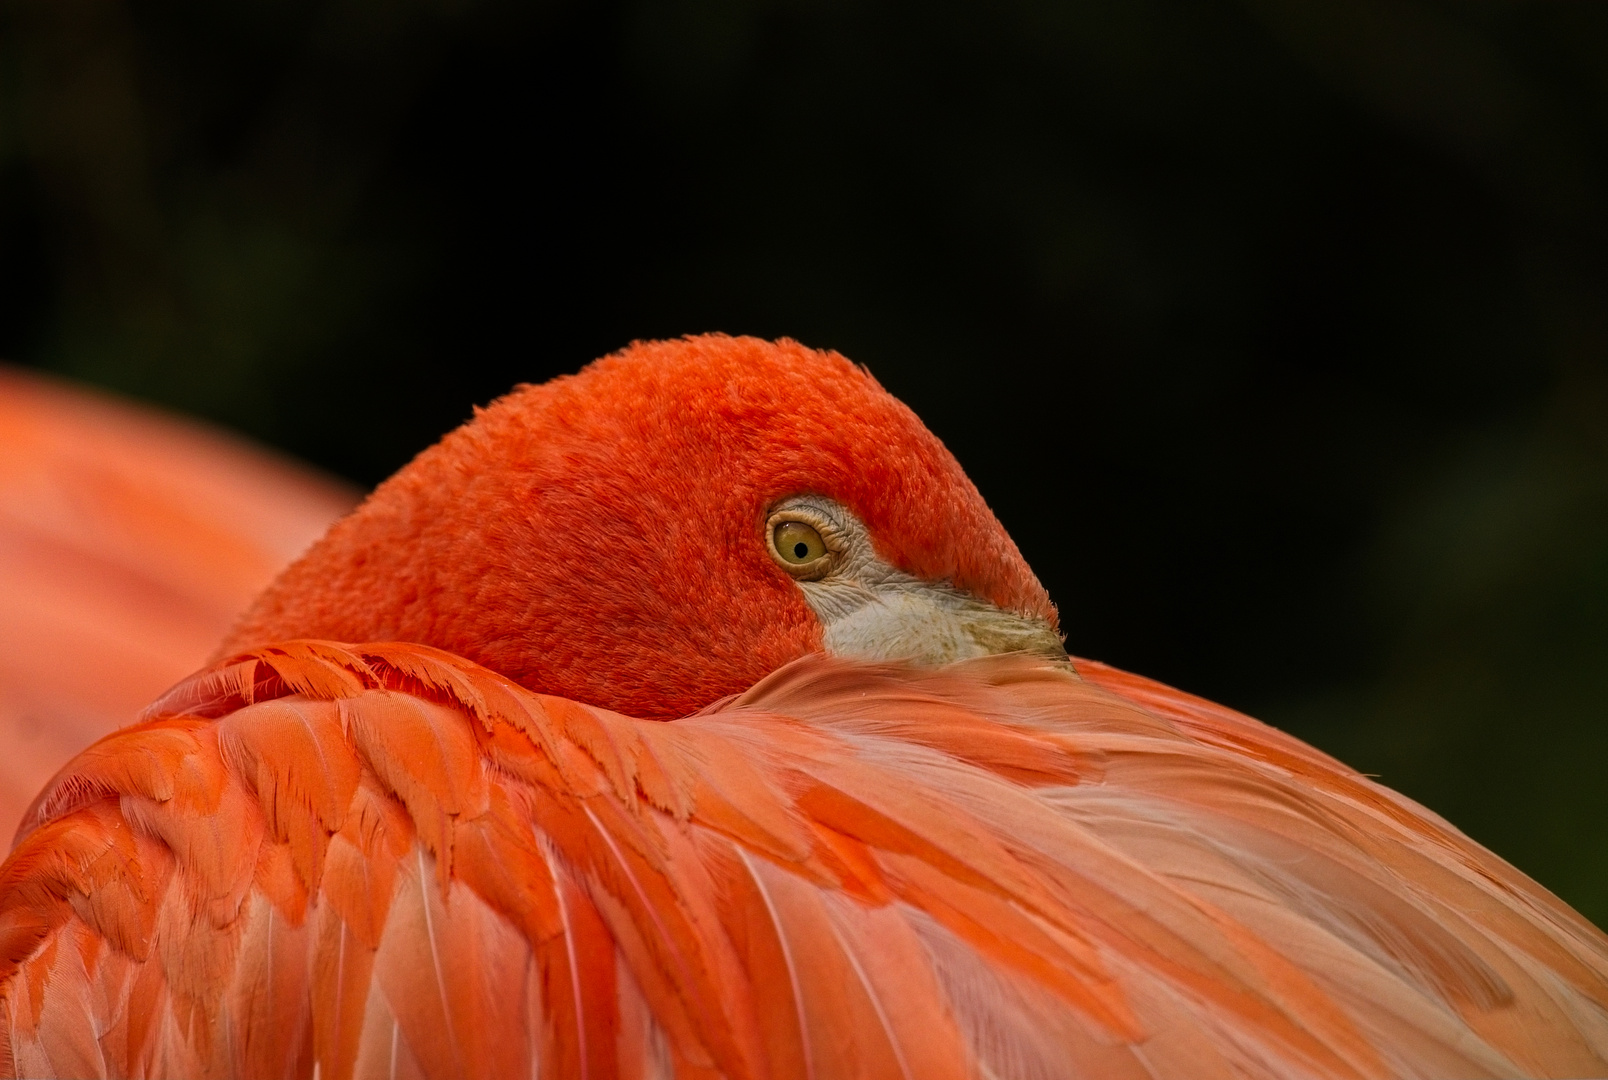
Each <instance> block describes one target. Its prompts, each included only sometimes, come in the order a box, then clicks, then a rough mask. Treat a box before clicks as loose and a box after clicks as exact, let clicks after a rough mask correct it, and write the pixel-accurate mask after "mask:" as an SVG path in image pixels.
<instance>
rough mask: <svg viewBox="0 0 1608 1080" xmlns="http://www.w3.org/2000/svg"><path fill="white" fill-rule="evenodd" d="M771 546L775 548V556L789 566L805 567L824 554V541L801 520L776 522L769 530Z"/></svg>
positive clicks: (813, 529) (812, 528)
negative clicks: (774, 526)
mask: <svg viewBox="0 0 1608 1080" xmlns="http://www.w3.org/2000/svg"><path fill="white" fill-rule="evenodd" d="M771 546H772V547H774V548H775V549H776V557H777V558H779V559H781V560H782V562H784V563H786V564H787V565H788V566H789V567H793V566H797V567H800V568H802V567H806V566H809V565H810V564H811V563H813V562H815V561H816V560H818V559H821V558H824V557H825V556H826V541H825V540H822V539H821V534H820V533H819V532H818V531H816V529H815V528H814V527H812V526H810V525H806V524H805V523H804V522H802V521H783V522H780V523H778V524H777V526H776V528H775V529H774V530H772V532H771Z"/></svg>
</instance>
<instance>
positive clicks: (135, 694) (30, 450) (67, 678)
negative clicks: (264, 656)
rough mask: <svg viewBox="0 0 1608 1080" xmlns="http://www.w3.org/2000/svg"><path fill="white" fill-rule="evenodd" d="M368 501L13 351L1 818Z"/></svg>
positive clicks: (3, 443)
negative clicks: (90, 668)
mask: <svg viewBox="0 0 1608 1080" xmlns="http://www.w3.org/2000/svg"><path fill="white" fill-rule="evenodd" d="M355 502H356V497H355V495H354V494H353V493H351V492H349V491H347V490H346V489H345V488H344V487H343V486H341V485H339V484H336V483H334V482H333V481H330V480H326V479H324V478H322V477H319V476H317V475H315V474H313V473H312V472H311V471H310V470H307V469H302V468H298V467H296V466H293V465H291V464H289V463H288V462H283V461H280V460H278V459H276V458H273V457H270V456H269V455H267V454H265V453H263V452H262V451H260V450H255V449H253V448H251V447H249V446H247V445H245V444H243V443H240V442H238V441H236V440H234V439H231V438H227V437H225V436H223V435H221V434H219V433H217V432H213V431H209V430H207V429H204V428H202V427H200V426H198V425H195V424H191V423H188V422H184V421H180V420H177V419H174V418H170V417H166V416H162V415H159V414H157V413H155V412H152V411H148V410H144V409H140V408H138V407H136V406H134V405H131V404H128V403H124V402H119V401H116V400H114V399H112V398H110V397H107V396H103V395H100V394H95V393H91V392H88V391H85V390H80V389H76V388H73V387H71V386H69V385H67V384H65V383H59V382H55V381H52V380H49V379H46V378H44V377H43V376H39V375H34V374H29V373H26V372H23V371H19V370H15V369H7V368H0V745H4V747H5V748H6V752H5V754H4V755H0V835H3V836H5V837H8V838H9V837H10V836H11V835H12V834H13V833H15V832H16V829H17V824H18V822H19V821H20V820H21V819H22V813H23V811H24V810H25V809H26V808H27V806H28V803H29V801H30V800H31V799H32V798H33V796H34V793H35V792H37V791H38V790H39V789H40V788H41V787H42V786H44V784H45V782H46V781H47V780H49V779H50V777H51V776H52V775H53V774H54V773H55V772H56V770H57V769H59V768H61V766H63V765H65V764H66V763H67V761H68V759H70V758H71V757H72V756H73V754H75V753H77V752H78V751H79V750H82V749H83V748H84V747H86V746H88V745H89V744H90V743H92V742H94V741H95V740H96V739H97V738H99V737H100V736H102V735H104V734H106V733H107V732H108V731H111V730H112V729H113V728H115V727H117V726H119V725H120V724H123V723H125V722H127V721H128V720H129V719H130V718H131V717H132V716H134V714H135V713H137V712H138V711H139V710H140V708H142V707H143V706H145V705H147V704H149V703H150V701H151V700H152V699H153V698H155V697H156V696H157V695H158V694H160V693H161V692H162V691H163V690H165V689H167V688H168V687H169V686H172V685H173V684H174V683H175V682H177V681H178V680H179V679H181V678H183V677H184V676H185V675H188V674H189V673H190V672H192V671H194V670H195V669H196V668H197V667H199V666H200V665H201V664H203V663H204V662H205V661H206V659H207V657H208V656H209V655H210V654H211V652H212V650H213V649H214V648H216V647H217V643H218V639H219V638H221V637H222V636H223V635H224V634H225V633H226V632H227V631H228V629H229V627H230V625H231V624H232V623H233V621H234V620H235V618H237V617H238V616H239V614H240V613H241V612H242V611H243V610H244V609H245V608H246V606H247V605H248V604H250V603H251V601H252V599H253V598H254V597H255V596H256V594H257V593H259V592H261V591H262V590H263V588H264V587H265V586H267V585H268V583H269V582H270V581H272V580H273V577H274V575H275V574H276V573H277V572H278V571H279V570H281V569H283V568H284V566H285V564H287V563H289V562H290V561H291V560H292V559H293V558H295V557H296V556H297V555H299V554H301V553H302V551H303V550H305V549H306V548H307V546H308V545H309V544H311V543H312V542H313V541H314V540H316V539H318V537H319V535H320V534H322V533H323V532H324V530H325V529H327V528H328V527H329V525H330V523H331V522H332V521H334V520H335V519H336V518H338V517H340V516H341V515H342V514H344V513H345V512H346V511H348V510H350V509H351V507H352V505H353V503H355ZM85 657H94V676H93V678H86V677H85V671H84V666H83V660H84V658H85Z"/></svg>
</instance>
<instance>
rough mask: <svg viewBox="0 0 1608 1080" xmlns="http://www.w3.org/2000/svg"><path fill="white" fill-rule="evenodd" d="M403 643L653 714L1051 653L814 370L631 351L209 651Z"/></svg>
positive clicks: (1011, 560)
mask: <svg viewBox="0 0 1608 1080" xmlns="http://www.w3.org/2000/svg"><path fill="white" fill-rule="evenodd" d="M290 638H324V639H332V640H340V641H350V642H361V641H382V640H397V641H412V642H417V643H421V644H426V645H432V646H436V647H438V648H442V649H446V650H449V651H451V652H455V653H458V654H459V655H462V656H465V657H467V658H469V659H471V660H474V661H476V662H478V663H481V664H483V665H485V666H487V667H490V668H493V669H494V670H497V671H499V672H501V673H502V674H504V675H506V676H508V677H510V678H512V679H514V680H516V681H518V682H520V683H521V684H523V685H525V686H527V687H530V688H531V689H534V690H538V691H541V692H544V693H553V694H560V695H563V696H566V697H572V698H575V699H578V700H581V701H585V702H588V703H591V704H596V705H602V706H604V707H607V708H612V709H617V710H619V711H622V712H628V713H631V714H633V715H637V716H643V717H660V718H673V717H676V716H681V715H685V714H687V713H689V712H693V711H696V710H697V709H699V708H701V707H703V706H705V705H707V704H709V703H710V702H712V701H715V700H717V699H719V698H721V697H724V696H726V695H728V694H732V693H736V692H739V691H741V690H743V689H744V688H746V687H748V686H750V685H752V684H753V683H754V682H756V681H757V680H759V679H760V678H762V677H763V676H765V675H766V674H768V673H769V672H771V671H773V670H775V669H776V668H778V667H780V666H782V665H783V664H785V663H787V662H789V661H791V660H794V659H797V658H798V657H801V656H804V655H806V654H809V653H812V652H827V653H832V654H837V655H843V656H852V657H861V658H867V659H907V660H912V661H916V662H921V663H944V662H947V661H951V660H958V659H963V658H966V657H972V656H979V655H985V654H989V653H999V652H1030V653H1036V654H1040V655H1043V656H1046V657H1049V658H1057V659H1064V657H1065V654H1064V652H1063V651H1062V649H1061V643H1060V637H1059V636H1058V634H1057V632H1056V613H1055V608H1054V606H1053V605H1052V604H1051V603H1050V600H1049V597H1048V595H1047V594H1046V593H1045V591H1044V588H1043V586H1041V585H1040V584H1039V582H1038V580H1037V578H1035V577H1034V576H1033V572H1032V571H1031V570H1030V569H1029V568H1028V566H1027V564H1026V562H1025V561H1023V559H1022V556H1021V553H1020V552H1019V551H1018V550H1017V548H1016V545H1015V544H1014V543H1012V541H1011V538H1010V537H1009V536H1008V535H1007V534H1006V532H1005V530H1004V528H1003V527H1002V526H1001V525H1000V523H999V521H998V520H996V519H995V517H994V515H993V514H992V513H991V512H990V511H989V509H988V507H987V505H986V504H985V503H984V502H983V499H982V497H981V495H979V494H978V492H977V489H976V488H975V487H974V486H973V485H972V483H971V481H970V480H968V479H967V477H966V474H965V473H964V472H963V471H962V470H961V468H960V465H959V463H958V462H956V460H955V459H954V457H953V456H952V455H951V454H950V453H949V452H948V451H947V450H946V449H945V448H944V446H943V444H942V443H940V442H939V441H938V439H937V438H936V437H935V436H934V435H933V434H932V433H931V432H929V431H928V430H927V429H926V428H925V427H924V426H923V425H922V423H921V421H920V420H918V419H917V418H916V416H915V414H914V413H913V412H911V411H910V410H909V409H908V408H906V407H905V406H904V405H903V404H901V403H900V402H899V401H898V400H896V399H895V398H894V397H893V396H892V395H890V394H889V393H888V392H887V391H885V390H883V389H882V387H881V386H879V385H878V384H877V382H876V380H875V379H873V378H872V377H871V375H870V374H869V373H868V372H866V371H865V370H864V369H862V368H859V367H857V366H855V365H854V364H851V363H850V362H849V361H848V360H846V359H844V358H843V357H842V356H839V355H838V354H836V353H833V352H821V351H816V350H813V349H808V348H805V347H803V346H801V345H798V344H796V343H794V342H791V341H780V342H776V343H771V342H766V341H761V340H757V339H754V338H732V337H726V336H722V335H711V336H704V337H694V338H686V339H682V340H679V341H668V342H654V343H647V344H637V345H633V346H632V347H630V348H628V349H626V350H624V351H622V352H620V353H616V354H615V355H613V356H609V357H606V358H604V359H602V360H599V361H597V362H596V363H594V364H592V365H591V366H589V367H587V368H586V369H584V370H583V371H581V372H580V373H579V374H577V375H573V376H568V377H565V378H560V379H555V380H554V381H552V382H549V383H546V384H543V385H541V386H522V387H519V388H518V389H516V390H514V391H513V392H512V393H510V394H509V395H507V396H506V397H504V398H502V399H500V400H498V401H496V402H494V403H493V404H492V405H490V406H488V407H486V408H484V409H480V410H477V411H476V415H475V417H474V418H473V419H472V420H471V421H470V422H469V423H467V424H465V425H464V426H463V427H461V428H459V429H458V430H456V431H454V432H453V433H451V434H450V435H448V436H447V437H446V438H445V439H443V440H442V441H441V442H440V443H438V444H436V445H435V446H433V447H431V448H430V449H428V450H426V451H424V452H423V453H421V454H420V455H419V456H418V457H417V458H416V459H414V461H413V462H412V463H411V464H409V465H408V466H407V467H405V468H404V469H402V470H401V471H400V472H398V473H397V474H396V475H395V476H393V477H392V478H391V479H389V480H387V481H386V482H385V483H383V484H381V485H380V486H379V487H378V488H377V489H376V490H375V491H374V493H373V494H372V495H371V496H370V497H369V498H368V499H367V501H365V502H364V503H363V505H362V506H360V507H359V508H358V509H357V510H356V511H354V512H353V513H352V514H351V515H350V516H348V517H347V518H345V519H344V520H342V521H340V522H339V523H337V524H336V525H335V526H334V527H333V528H332V529H331V530H330V532H329V533H328V534H327V535H326V536H325V537H324V538H323V539H322V540H321V541H319V542H318V543H317V544H315V545H314V546H313V547H312V549H310V550H309V551H308V552H307V554H306V555H304V556H303V557H302V559H301V560H300V561H298V562H297V563H295V564H294V565H292V566H291V567H290V568H289V569H288V570H286V571H285V572H284V574H282V575H281V577H280V578H279V579H278V580H277V581H276V582H275V583H274V584H273V585H272V586H271V587H270V588H269V589H268V591H267V592H266V593H264V594H263V595H262V597H260V598H259V599H258V601H257V602H256V604H255V605H254V606H253V607H252V608H251V609H250V610H249V611H248V612H247V614H246V616H245V617H244V618H243V620H242V621H241V623H240V624H239V626H237V627H236V629H235V630H234V632H233V633H232V634H231V635H230V637H229V639H228V640H227V641H226V642H225V643H224V646H223V652H225V653H230V652H236V651H240V650H242V649H246V648H251V647H255V646H260V645H265V644H269V643H271V642H273V641H276V640H286V639H290Z"/></svg>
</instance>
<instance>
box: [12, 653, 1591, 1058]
mask: <svg viewBox="0 0 1608 1080" xmlns="http://www.w3.org/2000/svg"><path fill="white" fill-rule="evenodd" d="M1605 1006H1608V940H1605V939H1604V937H1603V935H1602V934H1601V933H1599V932H1598V931H1597V930H1596V929H1595V928H1593V927H1592V926H1590V925H1589V924H1588V923H1586V922H1585V921H1583V920H1582V919H1580V917H1579V916H1577V915H1575V914H1574V913H1573V912H1571V911H1570V910H1569V909H1568V908H1567V907H1566V906H1564V905H1563V904H1561V903H1560V902H1558V901H1557V900H1556V899H1555V898H1553V897H1551V896H1550V895H1549V894H1548V893H1546V892H1545V891H1544V890H1543V889H1541V888H1540V887H1539V886H1537V885H1536V884H1534V883H1533V882H1531V881H1529V880H1528V879H1527V878H1525V877H1524V876H1523V875H1521V874H1519V873H1518V872H1517V871H1516V870H1514V869H1513V868H1512V867H1510V866H1508V865H1507V864H1505V863H1503V862H1502V861H1501V860H1499V859H1497V858H1496V857H1495V856H1493V855H1492V854H1490V853H1489V852H1487V851H1485V850H1484V849H1482V848H1480V847H1479V846H1478V845H1476V844H1474V843H1473V842H1472V841H1470V840H1469V839H1468V838H1466V837H1464V836H1462V834H1460V833H1458V832H1457V831H1456V830H1455V829H1453V828H1452V827H1451V826H1450V825H1448V824H1447V823H1445V822H1444V821H1442V820H1440V819H1439V818H1437V817H1435V816H1434V815H1432V814H1430V813H1428V812H1427V811H1425V810H1424V809H1423V808H1421V807H1419V806H1417V805H1415V804H1413V803H1412V802H1410V801H1409V800H1406V799H1404V798H1402V797H1401V796H1398V795H1395V794H1393V793H1391V792H1389V791H1387V790H1385V789H1383V788H1381V787H1379V786H1377V785H1375V784H1373V783H1371V782H1370V781H1368V780H1367V779H1366V778H1364V777H1361V776H1358V775H1357V774H1355V773H1353V772H1351V771H1349V770H1347V769H1346V768H1344V767H1343V766H1341V765H1340V764H1339V763H1337V762H1334V761H1332V760H1331V759H1328V758H1326V757H1324V756H1323V755H1321V754H1319V753H1318V752H1316V751H1314V750H1311V749H1310V748H1308V747H1305V746H1303V745H1301V744H1299V743H1297V742H1295V741H1294V740H1291V739H1289V738H1288V737H1286V736H1283V735H1281V734H1280V733H1278V732H1276V731H1274V730H1272V729H1269V728H1267V727H1265V726H1263V725H1260V724H1258V723H1256V722H1255V721H1252V720H1249V719H1248V718H1245V717H1242V716H1239V715H1237V714H1234V713H1232V712H1229V711H1227V710H1223V709H1220V708H1218V707H1216V706H1212V705H1210V704H1208V703H1205V702H1201V701H1199V700H1197V699H1193V698H1190V697H1188V696H1187V695H1182V694H1179V693H1177V692H1175V691H1172V690H1169V689H1167V688H1165V687H1161V686H1158V685H1157V684H1154V683H1150V682H1147V681H1145V680H1141V679H1137V678H1135V677H1133V676H1129V675H1125V674H1123V673H1120V672H1116V671H1114V670H1112V669H1109V668H1105V667H1103V666H1100V665H1097V664H1089V663H1084V662H1078V664H1077V674H1074V673H1073V672H1072V671H1070V670H1067V669H1062V668H1053V667H1044V666H1036V665H1034V664H1033V663H1031V662H1029V661H1025V660H1023V659H1020V658H1010V657H1003V658H991V659H988V660H983V661H975V662H970V663H967V664H963V665H958V666H955V667H951V668H947V669H940V670H936V671H919V670H914V669H906V668H902V667H888V666H868V665H863V664H852V663H848V662H843V661H834V660H830V659H825V658H819V657H816V658H810V659H806V660H802V661H799V662H796V663H794V664H792V665H790V666H788V667H786V668H784V669H782V670H781V671H778V672H777V673H776V674H774V675H773V676H771V677H770V678H767V679H766V680H764V681H763V682H762V683H760V684H759V685H757V686H755V687H754V688H753V689H751V690H750V691H748V692H747V693H745V694H743V695H741V696H739V697H737V698H735V699H731V700H728V701H725V702H722V703H720V704H718V705H716V706H712V707H711V708H709V709H707V710H705V711H704V712H702V713H700V714H698V715H695V716H691V717H687V718H685V719H682V720H678V721H673V722H668V723H663V722H651V721H641V720H635V719H631V718H629V717H625V716H621V715H618V714H615V713H611V712H608V711H606V710H602V709H596V708H591V707H587V706H584V705H581V704H577V703H575V702H573V701H568V700H564V699H560V698H554V697H546V696H543V695H539V694H534V693H531V692H529V691H527V690H524V689H522V688H521V687H519V686H517V685H515V684H514V683H512V682H510V681H508V680H506V679H504V678H502V677H500V676H498V675H496V674H494V673H492V672H490V671H487V670H485V669H482V668H478V667H476V666H475V665H473V664H471V663H469V662H467V661H464V660H461V659H458V658H456V657H453V656H451V655H449V654H446V653H442V652H438V651H435V650H431V649H428V648H424V647H421V646H411V645H397V644H382V645H368V646H342V645H335V644H330V643H322V642H292V643H287V644H285V645H281V646H275V647H271V648H267V649H263V650H259V651H256V652H254V653H251V654H247V655H245V656H243V657H240V658H238V659H236V660H234V661H232V662H230V663H227V664H224V665H220V666H217V667H215V668H212V669H210V670H208V671H206V672H203V673H202V674H200V675H198V676H196V677H194V678H192V679H190V680H188V681H187V682H185V683H183V684H181V685H180V686H179V687H178V688H176V689H175V690H174V691H173V692H172V693H170V694H169V695H168V696H167V697H165V698H164V699H163V700H162V701H161V702H159V703H158V704H157V705H156V706H154V707H153V708H152V710H150V713H149V718H148V719H147V720H146V721H145V722H144V723H143V724H141V725H139V726H136V727H133V728H130V729H128V730H125V731H122V732H119V733H117V734H114V735H112V736H110V737H108V738H107V739H105V740H103V741H102V742H101V743H99V744H98V745H97V746H95V747H93V748H91V749H90V750H89V751H87V752H86V753H84V754H83V755H81V756H80V757H79V758H78V759H77V760H76V761H74V762H73V763H72V764H71V765H70V766H69V767H68V768H67V769H65V770H64V771H63V772H62V773H61V774H60V775H59V776H58V777H57V778H56V779H55V780H54V781H53V782H52V783H51V785H50V786H49V787H48V788H47V789H46V790H45V792H44V793H43V794H42V795H41V796H40V798H39V800H38V801H37V802H36V804H35V806H34V808H33V809H32V810H31V811H30V814H29V816H28V818H27V819H26V821H25V825H24V834H23V836H22V837H21V839H20V841H19V844H18V846H17V847H16V849H15V850H14V852H13V854H12V856H11V858H10V860H9V861H8V862H7V863H6V864H5V866H4V867H3V868H0V1029H3V1041H0V1067H3V1068H4V1070H5V1071H6V1072H7V1073H8V1074H12V1075H75V1076H78V1075H86V1076H87V1075H144V1076H163V1077H178V1076H187V1075H196V1076H201V1075H215V1074H231V1075H240V1076H251V1077H255V1076H265V1077H266V1076H273V1077H283V1076H306V1075H311V1074H313V1072H314V1070H315V1069H316V1074H317V1075H318V1076H320V1077H324V1078H330V1077H350V1076H371V1075H385V1076H404V1075H419V1076H429V1077H446V1076H465V1075H475V1076H503V1075H515V1074H518V1075H522V1076H529V1075H540V1076H555V1077H587V1078H591V1080H601V1078H604V1077H670V1076H676V1077H705V1076H726V1077H732V1078H760V1077H776V1078H782V1077H787V1078H794V1077H815V1078H823V1077H855V1076H861V1077H912V1078H915V1077H923V1078H925V1077H940V1078H942V1077H955V1078H961V1077H990V1078H994V1077H998V1078H1005V1077H1020V1078H1039V1077H1046V1078H1047V1077H1068V1076H1098V1077H1123V1076H1133V1077H1158V1076H1161V1077H1166V1076H1189V1077H1213V1076H1225V1077H1226V1076H1267V1077H1302V1076H1306V1077H1408V1076H1423V1077H1446V1076H1459V1077H1474V1076H1515V1075H1537V1076H1542V1075H1551V1076H1569V1075H1574V1076H1584V1075H1601V1074H1603V1073H1604V1072H1608V1009H1605Z"/></svg>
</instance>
